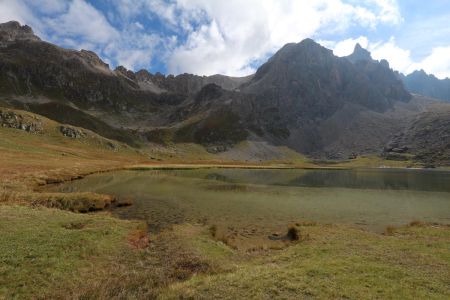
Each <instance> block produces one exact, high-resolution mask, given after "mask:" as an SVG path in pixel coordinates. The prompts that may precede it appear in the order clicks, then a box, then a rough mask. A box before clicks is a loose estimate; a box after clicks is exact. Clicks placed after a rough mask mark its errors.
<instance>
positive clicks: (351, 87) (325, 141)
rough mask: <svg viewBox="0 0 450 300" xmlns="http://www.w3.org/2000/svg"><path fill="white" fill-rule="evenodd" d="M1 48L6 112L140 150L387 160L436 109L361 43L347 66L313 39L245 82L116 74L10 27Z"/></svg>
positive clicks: (0, 30)
mask: <svg viewBox="0 0 450 300" xmlns="http://www.w3.org/2000/svg"><path fill="white" fill-rule="evenodd" d="M0 41H6V42H3V44H2V45H3V46H2V47H0V105H3V106H10V107H14V108H20V109H25V110H29V111H32V112H36V113H38V114H41V115H44V116H47V117H49V118H52V119H55V120H57V121H59V122H62V123H67V124H70V125H73V126H80V127H84V128H87V129H90V130H92V131H95V132H97V133H99V134H100V135H103V136H105V137H107V138H111V139H115V140H119V141H122V142H126V143H128V144H129V145H132V146H136V147H137V146H143V145H151V144H154V143H159V144H162V145H169V144H170V145H175V146H176V144H177V143H195V144H200V145H203V146H204V147H205V148H206V149H207V150H208V151H209V152H211V153H218V154H219V153H227V152H229V151H231V149H233V147H234V146H235V145H238V144H240V143H242V142H246V143H247V144H249V143H250V144H255V143H265V144H266V145H269V146H270V147H271V148H270V149H272V150H270V151H271V152H274V151H275V152H276V150H274V149H276V148H277V147H280V146H283V147H289V148H290V149H292V150H294V151H297V152H299V153H301V154H304V155H307V156H309V157H311V158H317V159H347V158H349V157H355V156H358V155H365V154H371V155H381V154H383V153H387V152H386V151H383V149H385V148H386V145H387V144H388V143H389V142H392V140H393V139H395V138H396V136H395V134H396V133H398V132H400V131H404V130H405V128H407V127H408V126H410V124H411V122H413V120H415V119H416V118H418V116H419V115H420V114H422V113H424V112H427V111H428V110H429V109H434V108H429V107H431V106H429V105H428V104H427V103H434V101H433V100H429V99H425V98H420V97H419V98H418V97H412V96H411V94H409V93H408V91H406V89H405V88H404V86H403V83H402V82H401V80H399V78H398V76H397V74H396V73H395V72H394V71H393V70H392V69H391V68H390V67H389V64H388V62H387V61H380V62H378V61H375V60H373V59H372V58H371V56H370V53H369V52H368V51H366V50H364V49H362V48H361V47H360V46H359V45H357V46H356V47H355V51H354V53H353V54H352V55H350V56H348V57H343V58H339V57H336V56H334V55H333V53H332V51H331V50H328V49H326V48H324V47H322V46H320V45H319V44H317V43H316V42H314V41H313V40H311V39H306V40H304V41H302V42H300V43H297V44H287V45H286V46H284V47H283V48H282V49H280V50H279V51H278V52H277V53H276V54H274V55H273V57H272V58H270V59H269V60H268V61H267V62H266V63H265V64H263V65H262V66H261V67H260V68H258V70H257V72H256V73H255V74H254V75H252V76H248V77H244V78H233V77H227V76H223V75H214V76H196V75H191V74H181V75H178V76H173V75H169V76H165V75H162V74H160V73H156V74H151V73H149V72H148V71H146V70H140V71H137V72H133V71H131V70H127V69H126V68H124V67H122V66H119V67H117V68H116V69H115V70H111V69H110V68H109V66H108V65H107V64H106V63H104V62H103V61H102V60H101V59H100V58H99V57H98V56H97V55H96V54H95V53H93V52H91V51H87V50H81V51H75V50H68V49H63V48H60V47H58V46H55V45H52V44H50V43H47V42H44V41H41V40H40V39H39V38H38V37H35V36H34V34H33V31H32V30H31V28H29V27H27V26H20V25H19V24H18V23H14V22H9V23H6V24H0ZM431 115H432V116H435V115H434V114H431ZM439 118H440V119H442V118H444V119H445V114H444V116H442V115H439ZM431 119H432V118H431V117H428V118H424V122H430V121H431ZM414 128H416V127H414ZM408 132H412V131H408ZM408 141H409V140H408ZM447 142H448V141H446V140H444V143H447ZM417 144H420V143H417ZM420 145H422V144H420ZM436 145H437V144H436ZM444 146H445V145H444ZM421 147H425V146H423V145H422V146H421ZM436 147H443V146H442V145H440V144H439V145H437V146H436ZM250 148H251V147H250ZM392 149H394V148H392ZM408 149H409V148H408ZM411 149H412V150H411V151H416V150H414V149H415V148H414V147H411ZM408 151H409V150H408ZM445 151H447V150H445ZM406 152H407V151H406ZM416 152H417V151H416ZM419 152H420V151H419ZM230 153H231V152H230ZM414 155H415V154H414V153H411V156H412V157H414ZM445 157H446V156H445V155H443V156H439V157H438V158H437V159H438V160H439V159H440V160H442V159H444V160H445Z"/></svg>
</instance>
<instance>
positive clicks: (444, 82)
mask: <svg viewBox="0 0 450 300" xmlns="http://www.w3.org/2000/svg"><path fill="white" fill-rule="evenodd" d="M400 78H401V79H402V80H403V82H404V84H405V87H406V89H408V91H410V92H411V93H415V94H421V95H425V96H429V97H432V98H436V99H440V100H444V101H449V102H450V79H449V78H445V79H438V78H436V77H435V76H434V75H433V74H427V73H425V71H424V70H420V71H414V72H412V73H411V74H409V75H407V76H405V75H403V74H400Z"/></svg>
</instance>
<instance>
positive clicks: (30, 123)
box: [0, 109, 42, 133]
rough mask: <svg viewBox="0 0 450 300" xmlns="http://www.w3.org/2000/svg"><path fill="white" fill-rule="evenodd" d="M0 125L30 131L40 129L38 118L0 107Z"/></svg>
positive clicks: (34, 131) (38, 130) (33, 131)
mask: <svg viewBox="0 0 450 300" xmlns="http://www.w3.org/2000/svg"><path fill="white" fill-rule="evenodd" d="M0 126H2V127H6V128H15V129H19V130H23V131H27V132H30V133H37V132H40V131H42V122H41V120H39V119H38V118H33V117H29V116H23V115H21V114H17V113H16V112H14V111H10V110H1V109H0Z"/></svg>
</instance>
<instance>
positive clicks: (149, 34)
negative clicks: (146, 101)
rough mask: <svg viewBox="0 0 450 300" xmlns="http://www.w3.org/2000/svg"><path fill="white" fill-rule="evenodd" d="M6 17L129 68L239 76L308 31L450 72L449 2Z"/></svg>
mask: <svg viewBox="0 0 450 300" xmlns="http://www.w3.org/2000/svg"><path fill="white" fill-rule="evenodd" d="M10 20H16V21H19V22H20V23H21V24H27V25H29V26H31V27H32V28H33V30H34V32H35V33H36V34H37V35H38V36H40V37H41V38H42V39H43V40H46V41H49V42H51V43H54V44H57V45H59V46H61V47H65V48H73V49H87V50H91V51H94V52H96V53H97V54H98V55H99V56H100V57H101V58H102V59H103V60H104V61H105V62H107V63H109V64H110V66H111V67H112V68H114V67H116V66H118V65H123V66H125V67H126V68H128V69H131V70H134V71H137V70H140V69H147V70H149V71H150V72H152V73H156V72H161V73H164V74H180V73H193V74H198V75H212V74H224V75H230V76H245V75H249V74H252V73H254V72H255V70H256V69H257V68H258V67H259V66H260V65H261V64H263V63H264V62H265V61H266V60H267V59H268V58H269V57H270V56H271V55H273V54H274V53H275V52H276V51H277V50H278V49H280V48H281V47H282V46H283V45H285V44H286V43H293V42H295V43H297V42H300V41H301V40H303V39H305V38H312V39H314V40H316V41H317V42H319V43H320V44H322V45H323V46H325V47H327V48H329V49H332V50H333V51H334V54H335V55H337V56H345V55H349V54H350V53H351V52H352V51H353V48H354V46H355V44H356V43H360V44H361V46H363V47H364V48H367V49H368V50H369V51H371V52H372V56H373V58H375V59H378V60H379V59H387V60H388V61H389V63H390V66H391V67H392V68H393V69H395V70H398V71H401V72H403V73H405V74H409V73H411V72H412V71H414V70H419V69H423V70H425V71H426V72H427V73H431V74H434V75H435V76H436V77H438V78H441V79H442V78H445V77H450V25H449V24H450V21H449V20H450V0H428V1H423V0H226V1H224V0H0V22H6V21H10Z"/></svg>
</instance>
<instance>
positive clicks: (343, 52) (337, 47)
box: [318, 36, 369, 56]
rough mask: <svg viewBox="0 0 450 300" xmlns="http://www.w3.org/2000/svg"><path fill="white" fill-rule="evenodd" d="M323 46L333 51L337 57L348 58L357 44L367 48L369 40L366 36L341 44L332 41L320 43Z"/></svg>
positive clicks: (350, 39)
mask: <svg viewBox="0 0 450 300" xmlns="http://www.w3.org/2000/svg"><path fill="white" fill-rule="evenodd" d="M318 42H319V43H320V44H321V45H322V46H324V47H327V48H330V49H333V53H334V55H336V56H347V55H350V54H352V53H353V50H354V49H355V45H356V44H360V45H361V47H363V48H367V47H368V45H369V40H368V39H367V37H365V36H360V37H357V38H355V39H353V38H349V39H345V40H343V41H339V42H337V43H336V42H332V41H318Z"/></svg>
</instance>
